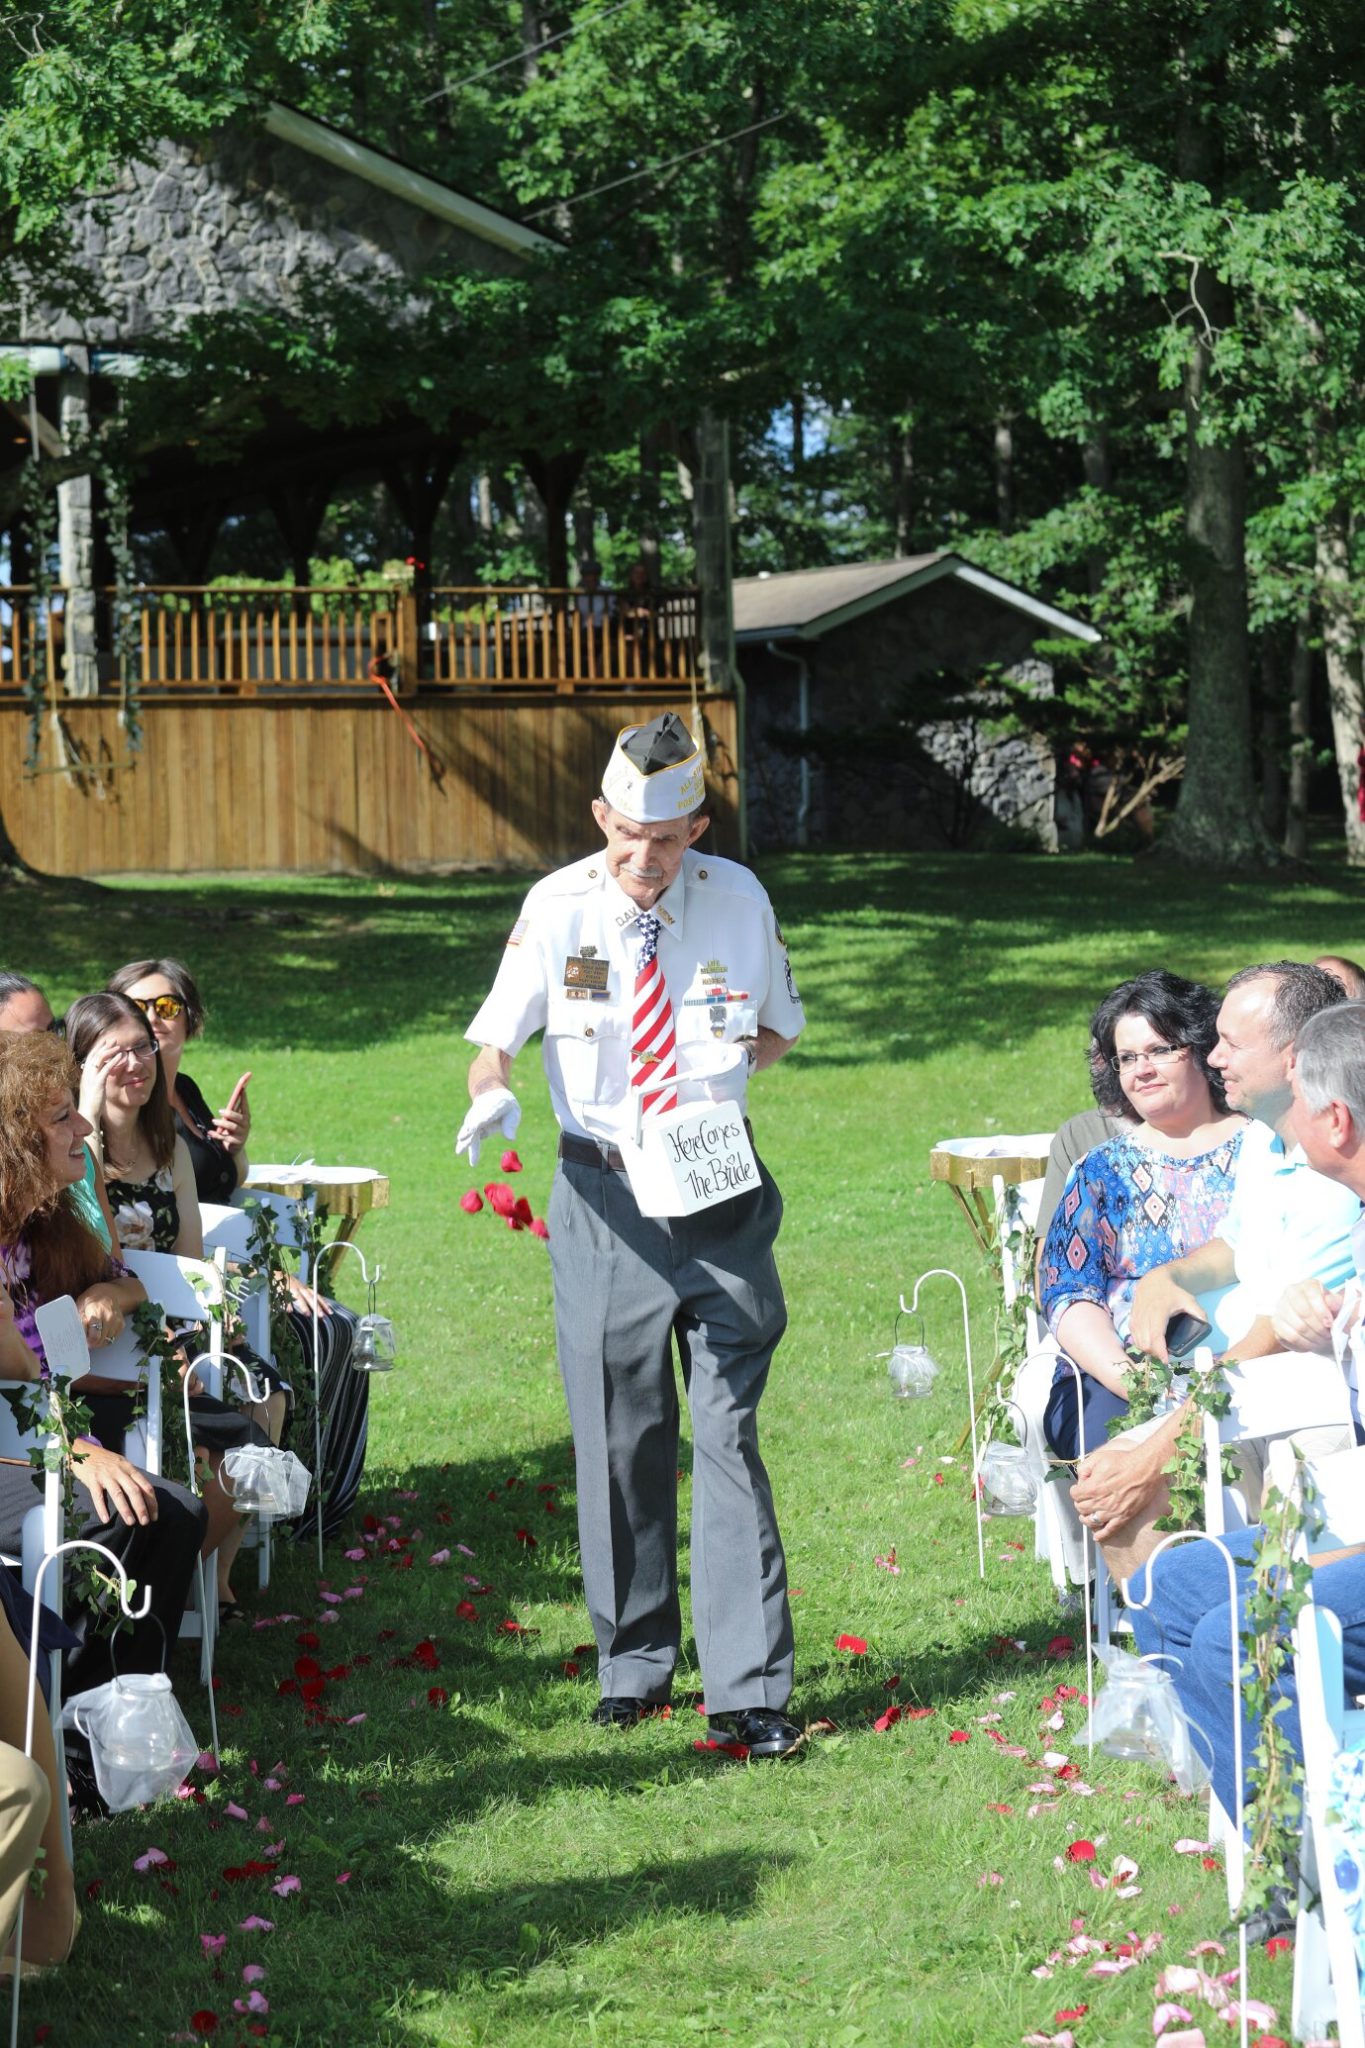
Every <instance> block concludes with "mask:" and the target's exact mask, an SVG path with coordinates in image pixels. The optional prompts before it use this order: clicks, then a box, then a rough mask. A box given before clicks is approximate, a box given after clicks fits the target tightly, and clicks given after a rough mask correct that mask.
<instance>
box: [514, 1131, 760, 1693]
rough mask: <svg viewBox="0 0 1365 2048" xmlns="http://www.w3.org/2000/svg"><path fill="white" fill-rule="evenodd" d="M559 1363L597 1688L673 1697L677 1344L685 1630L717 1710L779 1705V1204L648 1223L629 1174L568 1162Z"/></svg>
mask: <svg viewBox="0 0 1365 2048" xmlns="http://www.w3.org/2000/svg"><path fill="white" fill-rule="evenodd" d="M548 1221H549V1226H550V1260H551V1265H552V1267H553V1271H554V1286H555V1328H556V1334H557V1339H558V1346H559V1365H560V1371H561V1372H562V1374H563V1376H564V1390H565V1393H566V1394H567V1396H568V1402H569V1419H570V1422H571V1423H572V1426H573V1438H574V1448H575V1452H576V1456H577V1476H578V1533H579V1542H580V1545H581V1549H582V1555H583V1581H584V1588H585V1591H586V1594H587V1601H588V1612H589V1614H590V1615H591V1617H592V1625H593V1631H594V1634H595V1635H596V1638H597V1649H598V1665H597V1669H598V1681H599V1684H600V1686H601V1689H602V1693H603V1695H604V1696H617V1697H624V1698H634V1699H644V1700H653V1701H658V1702H661V1701H664V1700H666V1699H667V1698H668V1693H669V1687H670V1685H671V1683H672V1679H673V1670H674V1666H675V1664H676V1663H677V1659H678V1650H679V1647H680V1643H681V1638H682V1618H681V1611H680V1608H679V1602H678V1494H677V1473H678V1419H679V1410H678V1391H677V1383H676V1380H675V1377H674V1370H673V1351H672V1340H673V1339H676V1341H677V1346H678V1356H679V1359H680V1362H681V1365H682V1380H683V1387H684V1389H685V1391H686V1395H687V1400H688V1405H689V1408H690V1410H691V1417H692V1438H693V1450H694V1460H693V1479H692V1625H693V1630H694V1633H695V1636H696V1644H697V1656H698V1660H699V1662H700V1664H701V1669H702V1679H703V1683H704V1685H705V1689H706V1705H707V1707H708V1708H709V1709H710V1710H711V1712H713V1713H722V1712H730V1711H733V1710H734V1709H736V1708H740V1707H760V1706H761V1707H784V1706H785V1705H786V1703H787V1699H788V1695H789V1694H790V1692H791V1683H792V1626H791V1611H790V1609H789V1607H788V1605H787V1567H786V1560H785V1558H784V1557H783V1555H782V1539H781V1537H780V1536H779V1535H778V1532H777V1517H776V1514H775V1512H774V1509H773V1497H772V1488H771V1486H770V1485H769V1483H768V1475H767V1472H766V1471H765V1470H764V1466H763V1460H762V1458H761V1457H760V1456H759V1451H758V1416H757V1410H758V1403H759V1397H760V1396H761V1394H762V1392H763V1388H764V1385H765V1383H766V1381H767V1377H768V1366H769V1364H770V1362H771V1360H772V1355H773V1352H774V1351H775V1350H776V1348H777V1344H778V1340H779V1338H780V1337H781V1335H782V1332H783V1330H784V1329H785V1328H786V1326H787V1310H786V1304H785V1303H784V1301H783V1299H782V1287H781V1283H780V1281H779V1280H778V1277H777V1266H776V1263H775V1261H774V1259H773V1243H774V1240H775V1239H776V1237H777V1231H778V1226H779V1224H780V1223H781V1221H782V1197H781V1195H780V1194H779V1193H778V1189H777V1185H776V1183H775V1182H774V1181H773V1180H772V1178H771V1177H770V1176H769V1174H768V1173H767V1172H766V1171H764V1172H763V1174H762V1182H761V1185H760V1186H759V1188H757V1189H756V1190H755V1191H754V1192H753V1193H752V1194H746V1195H738V1196H736V1197H735V1198H734V1199H733V1200H732V1201H729V1202H722V1203H721V1204H720V1205H719V1206H718V1207H717V1208H716V1209H714V1210H712V1211H710V1212H709V1213H707V1212H703V1213H702V1214H701V1215H699V1216H673V1217H651V1216H642V1215H641V1214H640V1212H639V1209H638V1208H637V1207H636V1204H635V1197H634V1196H633V1195H632V1193H631V1191H630V1183H629V1182H628V1181H627V1179H626V1176H625V1174H624V1173H621V1172H613V1171H612V1170H611V1169H610V1168H609V1167H606V1166H592V1165H586V1164H579V1163H578V1162H577V1161H574V1160H567V1159H561V1160H560V1162H559V1171H558V1173H557V1174H556V1176H555V1182H554V1187H553V1190H552V1192H551V1196H550V1208H549V1217H548Z"/></svg>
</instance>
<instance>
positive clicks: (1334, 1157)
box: [1133, 1003, 1365, 1933]
mask: <svg viewBox="0 0 1365 2048" xmlns="http://www.w3.org/2000/svg"><path fill="white" fill-rule="evenodd" d="M1292 1086H1293V1103H1292V1108H1291V1112H1290V1133H1291V1136H1292V1138H1293V1139H1294V1140H1295V1142H1296V1143H1297V1144H1298V1145H1300V1146H1301V1147H1302V1149H1303V1152H1304V1154H1305V1156H1306V1158H1307V1160H1308V1162H1309V1164H1310V1165H1311V1166H1312V1167H1313V1169H1314V1170H1315V1171H1316V1172H1318V1173H1320V1174H1323V1175H1325V1176H1326V1177H1327V1179H1329V1180H1332V1181H1336V1182H1338V1183H1339V1184H1340V1185H1342V1186H1343V1187H1347V1188H1350V1189H1352V1190H1353V1191H1354V1192H1355V1193H1356V1194H1358V1195H1362V1196H1365V1003H1343V1004H1340V1005H1338V1006H1336V1007H1334V1008H1331V1009H1328V1010H1324V1011H1322V1012H1321V1013H1320V1014H1319V1015H1317V1016H1314V1017H1313V1018H1311V1019H1310V1020H1309V1021H1308V1022H1307V1023H1306V1024H1305V1025H1304V1027H1303V1029H1302V1031H1301V1032H1300V1033H1299V1035H1298V1038H1297V1040H1296V1042H1295V1049H1294V1067H1293V1073H1292ZM1352 1257H1353V1265H1354V1273H1355V1277H1354V1279H1353V1280H1352V1281H1350V1282H1349V1283H1348V1286H1347V1288H1346V1289H1344V1290H1342V1291H1341V1292H1340V1293H1337V1294H1328V1293H1326V1292H1325V1291H1324V1290H1323V1289H1322V1288H1321V1287H1320V1285H1319V1283H1317V1282H1315V1281H1314V1282H1309V1283H1307V1286H1306V1288H1305V1290H1304V1292H1305V1296H1308V1295H1309V1294H1310V1293H1311V1291H1312V1290H1314V1289H1316V1290H1317V1293H1318V1294H1319V1295H1321V1296H1322V1297H1323V1299H1322V1304H1321V1305H1322V1306H1323V1307H1324V1308H1325V1309H1326V1310H1328V1311H1330V1312H1331V1313H1332V1315H1333V1316H1334V1318H1335V1319H1336V1320H1337V1324H1338V1329H1339V1330H1340V1329H1341V1327H1342V1325H1343V1324H1344V1323H1346V1322H1347V1321H1349V1318H1350V1313H1351V1311H1352V1309H1353V1308H1354V1309H1356V1310H1358V1309H1359V1307H1360V1305H1361V1303H1362V1301H1363V1300H1365V1294H1362V1288H1361V1282H1362V1280H1365V1222H1363V1223H1362V1224H1359V1225H1357V1228H1356V1232H1355V1236H1354V1239H1353V1247H1352ZM1363 1332H1365V1323H1362V1320H1361V1319H1360V1318H1359V1316H1357V1320H1356V1322H1355V1325H1354V1329H1353V1332H1352V1343H1351V1349H1352V1352H1353V1354H1355V1353H1356V1351H1357V1349H1359V1350H1362V1351H1365V1334H1362V1333H1363ZM1351 1384H1352V1402H1353V1407H1354V1409H1355V1414H1356V1433H1357V1436H1358V1437H1362V1436H1365V1431H1362V1430H1361V1427H1360V1389H1359V1361H1358V1357H1357V1356H1355V1355H1353V1356H1352V1360H1351ZM1260 1533H1261V1532H1260V1531H1259V1530H1258V1529H1240V1530H1238V1531H1237V1532H1236V1533H1235V1534H1234V1535H1231V1536H1228V1537H1226V1538H1225V1539H1224V1540H1225V1541H1226V1543H1227V1546H1228V1549H1229V1550H1230V1551H1231V1553H1232V1556H1233V1558H1234V1559H1235V1560H1236V1563H1237V1580H1238V1587H1237V1603H1238V1608H1239V1615H1238V1617H1237V1619H1236V1620H1234V1618H1233V1615H1232V1612H1231V1609H1230V1607H1229V1604H1228V1598H1227V1576H1226V1572H1225V1570H1224V1566H1223V1561H1222V1559H1221V1558H1220V1557H1219V1556H1218V1555H1217V1554H1216V1552H1214V1551H1213V1550H1212V1549H1211V1548H1210V1547H1209V1546H1208V1545H1207V1544H1204V1543H1189V1544H1183V1545H1178V1546H1177V1547H1176V1548H1175V1549H1174V1550H1168V1551H1166V1552H1165V1553H1164V1554H1163V1555H1162V1556H1161V1557H1160V1558H1158V1559H1157V1561H1156V1563H1155V1564H1154V1565H1153V1566H1152V1567H1151V1573H1150V1578H1151V1589H1150V1590H1151V1604H1150V1606H1149V1607H1147V1608H1141V1607H1137V1608H1134V1610H1133V1633H1134V1635H1135V1636H1136V1637H1137V1641H1138V1645H1139V1648H1140V1649H1141V1650H1142V1651H1143V1653H1144V1654H1146V1655H1150V1654H1152V1653H1154V1652H1158V1651H1159V1652H1162V1653H1164V1654H1167V1655H1169V1656H1171V1657H1172V1658H1178V1659H1179V1660H1180V1661H1179V1663H1178V1665H1176V1666H1175V1667H1174V1677H1175V1685H1176V1690H1177V1692H1178V1693H1179V1695H1180V1698H1181V1700H1182V1702H1183V1704H1184V1707H1185V1711H1186V1713H1187V1714H1188V1715H1189V1718H1190V1721H1191V1723H1192V1725H1193V1727H1194V1729H1195V1731H1196V1733H1195V1743H1196V1747H1197V1748H1198V1749H1199V1751H1200V1754H1201V1755H1202V1756H1203V1757H1204V1760H1205V1762H1206V1763H1207V1764H1208V1766H1209V1770H1210V1773H1211V1775H1212V1778H1213V1788H1214V1791H1215V1792H1216V1793H1217V1795H1218V1798H1219V1800H1220V1801H1221V1803H1222V1805H1223V1807H1224V1809H1225V1811H1227V1812H1228V1813H1231V1812H1232V1811H1233V1809H1234V1806H1235V1803H1236V1798H1237V1794H1238V1791H1239V1789H1240V1792H1241V1795H1242V1798H1243V1801H1245V1799H1246V1796H1247V1788H1246V1786H1245V1785H1243V1786H1242V1787H1240V1788H1239V1787H1238V1786H1237V1785H1236V1784H1235V1782H1234V1780H1233V1756H1234V1750H1233V1719H1232V1716H1233V1712H1234V1695H1233V1684H1232V1664H1231V1657H1232V1641H1233V1630H1234V1629H1240V1627H1241V1623H1242V1619H1243V1617H1242V1615H1241V1613H1240V1610H1241V1608H1242V1606H1243V1603H1244V1600H1245V1597H1246V1591H1247V1586H1248V1583H1249V1579H1250V1572H1251V1561H1252V1559H1253V1557H1254V1555H1255V1551H1256V1545H1257V1542H1258V1540H1259V1537H1260ZM1312 1564H1313V1598H1314V1600H1315V1601H1316V1602H1317V1604H1318V1606H1319V1607H1325V1608H1328V1609H1330V1610H1331V1612H1332V1613H1333V1614H1335V1615H1336V1616H1337V1618H1338V1619H1339V1621H1340V1622H1341V1638H1342V1663H1343V1676H1344V1679H1345V1687H1346V1697H1347V1698H1348V1699H1355V1698H1357V1697H1358V1696H1359V1695H1360V1694H1361V1693H1363V1692H1365V1546H1355V1547H1348V1548H1345V1549H1323V1550H1321V1551H1319V1552H1317V1553H1316V1554H1315V1555H1314V1556H1313V1558H1312ZM1138 1589H1139V1590H1140V1591H1141V1592H1142V1593H1144V1594H1145V1593H1146V1592H1147V1590H1148V1589H1147V1586H1146V1583H1145V1580H1139V1582H1138ZM1280 1694H1281V1697H1282V1698H1283V1699H1284V1700H1285V1701H1286V1710H1285V1712H1284V1714H1283V1715H1281V1717H1280V1725H1281V1727H1282V1728H1283V1729H1284V1731H1285V1733H1286V1734H1287V1736H1288V1737H1289V1740H1290V1743H1291V1744H1292V1746H1293V1748H1294V1749H1295V1750H1296V1751H1299V1752H1301V1739H1300V1734H1299V1713H1298V1693H1297V1688H1296V1686H1295V1682H1294V1673H1293V1668H1292V1666H1291V1667H1290V1668H1289V1670H1288V1671H1287V1672H1286V1674H1285V1676H1284V1678H1283V1679H1282V1681H1281V1685H1280ZM1239 1696H1240V1688H1239ZM1256 1742H1257V1728H1256V1725H1255V1723H1254V1722H1252V1721H1251V1720H1250V1719H1249V1718H1248V1717H1247V1716H1246V1715H1245V1713H1244V1714H1243V1722H1242V1755H1243V1759H1244V1762H1245V1764H1246V1765H1248V1766H1249V1765H1250V1763H1251V1760H1252V1757H1253V1754H1254V1751H1255V1746H1256ZM1287 1918H1288V1915H1287V1916H1286V1920H1287ZM1264 1931H1270V1930H1258V1932H1261V1933H1263V1932H1264Z"/></svg>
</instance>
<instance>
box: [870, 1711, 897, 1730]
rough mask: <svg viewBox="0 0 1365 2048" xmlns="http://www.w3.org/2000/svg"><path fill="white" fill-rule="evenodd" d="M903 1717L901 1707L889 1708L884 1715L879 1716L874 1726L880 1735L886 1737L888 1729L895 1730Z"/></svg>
mask: <svg viewBox="0 0 1365 2048" xmlns="http://www.w3.org/2000/svg"><path fill="white" fill-rule="evenodd" d="M900 1717H901V1710H900V1708H899V1707H888V1708H887V1710H886V1712H885V1713H884V1714H878V1716H877V1718H876V1720H875V1721H874V1722H873V1723H872V1726H873V1727H874V1728H875V1729H876V1731H877V1733H878V1734H879V1735H885V1733H886V1731H887V1729H888V1728H894V1727H895V1725H896V1723H897V1721H899V1719H900Z"/></svg>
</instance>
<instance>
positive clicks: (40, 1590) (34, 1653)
mask: <svg viewBox="0 0 1365 2048" xmlns="http://www.w3.org/2000/svg"><path fill="white" fill-rule="evenodd" d="M60 1298H61V1299H66V1300H69V1299H70V1297H69V1296H63V1297H60ZM2 1405H3V1406H4V1407H5V1408H6V1410H8V1408H9V1403H8V1402H7V1401H6V1402H5V1403H3V1404H2ZM73 1550H93V1551H95V1552H97V1553H98V1555H99V1556H100V1557H102V1558H103V1559H104V1561H105V1563H106V1564H107V1565H109V1566H110V1567H111V1568H112V1570H113V1572H114V1575H115V1577H116V1578H117V1580H118V1600H119V1608H120V1610H121V1611H122V1613H123V1614H124V1615H126V1616H127V1618H128V1620H129V1621H141V1620H142V1619H143V1617H144V1616H145V1615H146V1613H147V1610H148V1608H149V1607H150V1605H151V1597H152V1595H151V1588H150V1586H144V1587H143V1589H142V1605H141V1606H140V1607H134V1606H133V1605H132V1604H131V1602H130V1599H129V1594H130V1591H131V1587H130V1582H129V1578H128V1574H127V1572H126V1571H125V1569H124V1567H123V1564H122V1562H121V1560H120V1559H118V1558H117V1557H115V1555H114V1553H113V1551H112V1550H106V1549H105V1547H104V1545H103V1544H102V1543H91V1542H89V1541H87V1540H86V1539H85V1538H84V1537H77V1538H75V1539H74V1540H73V1541H72V1542H70V1543H62V1542H58V1543H55V1544H54V1545H53V1546H52V1548H51V1549H50V1550H49V1551H47V1552H46V1553H45V1555H44V1556H43V1557H42V1558H40V1559H39V1562H38V1567H37V1571H36V1573H35V1575H34V1581H33V1586H32V1588H31V1589H30V1590H31V1591H32V1593H33V1596H34V1597H33V1633H32V1636H31V1638H30V1641H29V1658H28V1701H27V1706H26V1710H25V1715H24V1755H25V1756H27V1757H31V1756H32V1755H33V1724H34V1720H35V1718H36V1715H37V1694H38V1625H39V1617H38V1607H39V1602H40V1601H42V1603H43V1604H44V1605H51V1603H52V1601H53V1599H54V1597H55V1599H56V1601H57V1604H58V1609H59V1610H60V1604H61V1590H60V1589H61V1582H62V1576H63V1573H64V1571H65V1569H66V1567H65V1563H64V1560H65V1558H66V1557H67V1556H69V1554H70V1553H71V1552H72V1551H73ZM54 1565H55V1566H56V1571H55V1572H54V1571H53V1569H52V1568H53V1566H54ZM51 1692H52V1700H51V1707H52V1721H53V1727H52V1739H53V1744H54V1747H55V1750H56V1761H57V1779H58V1783H59V1784H60V1783H62V1782H64V1781H65V1778H66V1752H65V1748H64V1746H63V1743H62V1687H61V1663H60V1660H57V1664H56V1670H55V1671H54V1673H53V1678H52V1687H51ZM62 1812H63V1816H64V1818H63V1837H64V1845H65V1849H66V1857H67V1861H68V1862H70V1860H71V1813H70V1809H69V1808H68V1807H67V1806H66V1803H65V1801H63V1805H62ZM23 1953H24V1894H23V1893H21V1894H20V1896H19V1911H18V1914H17V1916H16V1918H15V1922H14V1985H13V1989H12V1991H11V1994H10V2023H9V2040H10V2048H19V1995H20V1990H21V1986H22V1982H23V1970H22V1968H21V1967H20V1965H21V1963H22V1960H23Z"/></svg>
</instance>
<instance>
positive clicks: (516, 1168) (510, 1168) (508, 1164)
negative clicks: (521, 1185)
mask: <svg viewBox="0 0 1365 2048" xmlns="http://www.w3.org/2000/svg"><path fill="white" fill-rule="evenodd" d="M498 1164H499V1166H500V1167H501V1168H502V1170H503V1172H504V1173H520V1172H521V1161H520V1160H519V1159H518V1157H517V1155H516V1153H515V1152H504V1153H503V1155H502V1158H501V1159H500V1160H499V1161H498Z"/></svg>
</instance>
